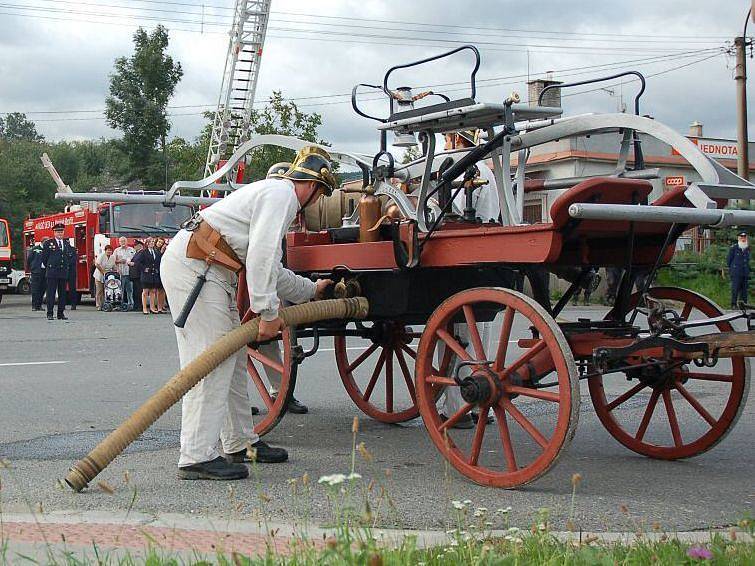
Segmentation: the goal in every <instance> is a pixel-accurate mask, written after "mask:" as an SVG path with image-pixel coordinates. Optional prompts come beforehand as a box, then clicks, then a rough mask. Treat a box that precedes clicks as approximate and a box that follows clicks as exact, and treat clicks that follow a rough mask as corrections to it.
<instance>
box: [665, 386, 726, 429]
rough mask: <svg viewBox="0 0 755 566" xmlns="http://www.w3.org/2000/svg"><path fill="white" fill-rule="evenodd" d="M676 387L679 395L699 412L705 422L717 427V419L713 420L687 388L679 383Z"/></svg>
mask: <svg viewBox="0 0 755 566" xmlns="http://www.w3.org/2000/svg"><path fill="white" fill-rule="evenodd" d="M675 387H676V390H677V391H678V392H679V394H680V395H681V396H682V397H684V398H685V399H686V400H687V403H689V404H690V405H692V407H693V408H694V409H695V410H696V411H697V412H698V414H699V415H700V416H701V417H702V418H704V419H705V421H706V422H707V423H708V424H709V425H710V426H715V425H716V422H717V421H716V419H714V418H713V415H711V414H710V413H709V412H708V411H706V410H705V407H703V406H702V405H701V404H700V401H698V400H697V399H695V397H694V396H693V395H692V394H691V393H690V392H689V391H687V388H686V387H684V386H683V385H682V384H681V383H678V382H677V383H676V385H675Z"/></svg>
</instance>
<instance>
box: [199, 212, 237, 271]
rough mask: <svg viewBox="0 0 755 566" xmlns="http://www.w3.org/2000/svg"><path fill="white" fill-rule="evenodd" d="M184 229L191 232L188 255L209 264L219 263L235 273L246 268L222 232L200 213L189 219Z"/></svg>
mask: <svg viewBox="0 0 755 566" xmlns="http://www.w3.org/2000/svg"><path fill="white" fill-rule="evenodd" d="M184 229H185V230H188V231H189V232H191V238H189V244H188V245H187V246H186V257H188V258H191V259H201V260H202V261H205V262H207V263H208V264H217V265H220V266H222V267H225V268H226V269H230V270H231V271H233V272H234V273H238V272H239V271H241V270H242V269H243V268H244V264H243V263H242V262H241V260H239V257H238V256H237V255H236V252H234V251H233V248H231V246H229V245H228V242H226V241H225V240H224V239H223V236H221V235H220V232H218V231H217V230H215V228H213V227H212V226H210V224H209V223H208V222H207V221H206V220H205V219H204V218H202V217H201V216H200V215H199V214H195V215H194V216H193V217H192V218H191V219H190V220H189V221H187V222H186V224H185V225H184Z"/></svg>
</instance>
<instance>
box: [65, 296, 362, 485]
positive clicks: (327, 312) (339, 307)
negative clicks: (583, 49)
mask: <svg viewBox="0 0 755 566" xmlns="http://www.w3.org/2000/svg"><path fill="white" fill-rule="evenodd" d="M368 309H369V305H368V303H367V299H365V298H364V297H356V298H349V299H330V300H326V301H315V302H312V303H305V304H302V305H295V306H292V307H287V308H284V309H281V310H280V317H281V318H282V319H283V320H284V322H285V323H286V325H287V326H301V325H306V324H312V323H314V322H318V321H321V320H331V319H352V320H353V319H362V318H365V317H366V316H367V312H368ZM258 327H259V319H258V318H255V319H252V320H250V321H249V322H247V323H244V324H242V325H241V326H239V327H238V328H235V329H234V330H232V331H231V332H229V333H228V334H226V335H225V336H223V337H222V338H221V339H220V340H218V341H217V342H215V344H213V345H212V346H210V347H209V348H207V349H206V350H205V351H204V352H202V353H201V354H200V355H199V356H198V357H197V358H195V359H194V360H192V362H191V363H189V364H188V365H187V366H186V367H184V368H183V369H181V371H179V372H178V373H177V374H176V375H174V376H173V377H172V378H171V379H170V381H168V383H166V384H165V385H163V386H162V388H161V389H160V390H159V391H158V392H157V393H155V394H154V395H152V397H150V398H149V399H148V400H147V401H146V402H145V403H144V404H143V405H142V406H141V407H139V408H138V409H137V410H136V412H134V413H133V414H132V415H131V416H130V417H129V418H128V419H127V420H126V421H124V422H123V423H122V424H121V425H120V426H119V427H118V428H117V429H115V430H114V431H113V432H111V433H110V434H109V435H108V436H107V438H105V439H104V440H103V441H102V442H100V443H99V444H98V445H97V447H95V448H94V450H92V451H91V452H90V453H89V454H88V455H87V456H86V457H85V458H83V459H81V460H79V461H78V462H76V463H75V464H74V465H73V467H72V468H71V469H70V471H69V472H68V475H67V476H66V479H65V481H66V483H67V484H68V485H69V486H70V487H71V489H73V490H74V491H77V492H78V491H81V490H82V489H84V488H85V487H86V486H87V485H88V484H89V482H90V481H92V480H93V479H94V478H95V476H97V474H99V473H100V472H101V471H102V470H104V469H105V468H106V467H107V466H108V465H109V464H110V462H112V461H113V460H114V459H115V458H116V457H117V456H118V455H119V454H120V453H121V452H123V451H124V450H125V449H126V447H128V445H129V444H131V443H132V442H133V441H134V440H136V439H137V438H138V437H139V436H140V435H141V434H142V433H143V432H144V431H145V430H147V428H149V427H150V426H152V424H153V423H154V422H155V421H156V420H157V419H159V418H160V417H161V416H162V414H163V413H165V411H167V410H168V409H170V408H171V407H172V406H173V405H175V404H176V403H177V402H178V401H179V399H181V397H183V396H184V395H186V393H188V392H189V390H191V388H192V387H194V386H195V385H196V384H197V383H199V382H200V381H201V380H202V379H204V378H205V376H207V374H209V373H210V372H211V371H212V370H214V369H215V368H216V367H218V366H219V365H220V364H221V363H223V362H224V361H225V360H227V359H228V358H230V357H231V356H232V355H233V354H235V353H236V352H238V351H239V350H240V349H241V348H243V347H244V346H246V345H247V344H249V343H250V342H254V341H255V340H256V339H257V332H258Z"/></svg>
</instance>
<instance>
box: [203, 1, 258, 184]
mask: <svg viewBox="0 0 755 566" xmlns="http://www.w3.org/2000/svg"><path fill="white" fill-rule="evenodd" d="M271 3H272V0H259V1H255V0H236V5H235V7H234V12H233V25H232V27H231V32H230V40H229V42H228V54H227V55H226V60H225V71H224V73H223V83H222V85H221V88H220V96H219V97H218V107H217V110H216V111H215V119H214V121H213V125H212V133H211V134H210V147H209V149H208V151H207V162H206V164H205V176H209V175H211V174H212V173H214V172H215V170H216V169H217V167H218V164H221V161H223V160H224V159H225V158H227V156H229V155H231V154H232V153H233V152H234V151H235V150H236V149H237V148H238V147H239V146H240V145H241V144H242V143H244V142H245V141H246V140H248V139H249V135H250V133H251V132H250V126H251V118H252V106H253V104H254V93H255V91H256V90H257V79H258V78H259V69H260V60H261V58H262V47H263V45H264V43H265V34H266V32H267V24H268V20H269V16H270V4H271ZM235 177H236V175H235V171H234V174H233V175H229V178H231V179H232V180H233V181H236V180H237V179H236V178H235Z"/></svg>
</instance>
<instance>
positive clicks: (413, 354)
mask: <svg viewBox="0 0 755 566" xmlns="http://www.w3.org/2000/svg"><path fill="white" fill-rule="evenodd" d="M401 349H402V350H403V351H404V352H406V354H407V355H408V356H409V357H410V358H412V359H413V360H416V359H417V352H416V351H415V350H412V348H411V347H410V346H409V344H402V345H401Z"/></svg>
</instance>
